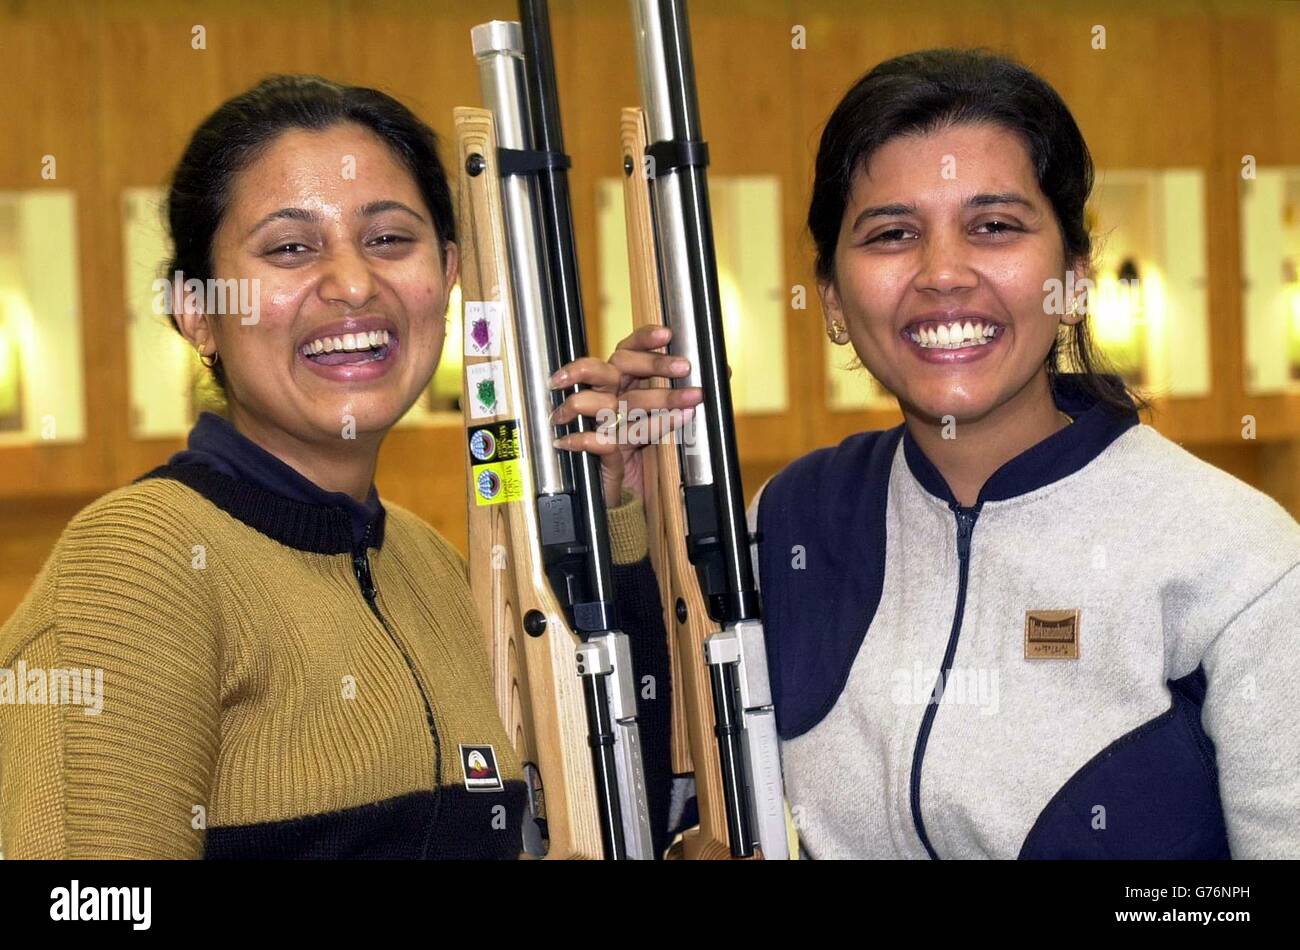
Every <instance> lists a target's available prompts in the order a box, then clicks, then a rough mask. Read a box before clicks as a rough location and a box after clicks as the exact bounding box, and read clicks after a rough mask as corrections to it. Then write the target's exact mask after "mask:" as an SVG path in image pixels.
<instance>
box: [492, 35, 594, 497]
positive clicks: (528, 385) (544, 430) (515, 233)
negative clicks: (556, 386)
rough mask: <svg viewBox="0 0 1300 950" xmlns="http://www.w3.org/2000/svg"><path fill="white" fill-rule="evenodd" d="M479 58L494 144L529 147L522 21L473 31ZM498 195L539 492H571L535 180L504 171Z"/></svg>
mask: <svg viewBox="0 0 1300 950" xmlns="http://www.w3.org/2000/svg"><path fill="white" fill-rule="evenodd" d="M470 39H471V42H472V43H473V46H474V58H475V59H476V60H477V61H478V74H479V84H480V86H481V88H482V94H483V104H484V106H485V107H486V108H487V109H488V111H490V112H491V113H492V115H493V117H494V119H495V120H496V132H497V144H498V145H499V146H500V147H501V148H509V149H531V148H532V147H533V136H532V126H531V119H530V118H529V109H528V89H527V86H526V84H525V83H524V43H523V36H522V33H521V32H520V29H519V24H518V23H513V22H506V21H504V20H493V21H491V22H490V23H482V24H480V25H478V26H476V27H474V28H473V29H472V30H471V31H470ZM501 200H502V204H503V206H504V208H503V210H504V212H505V222H506V246H507V248H508V250H509V254H510V278H511V285H512V287H513V289H514V299H515V325H516V327H517V328H518V334H519V350H518V352H519V360H520V363H521V365H522V368H523V377H524V399H525V400H526V402H527V403H528V405H527V406H526V407H522V410H521V415H523V416H524V420H525V423H524V430H525V439H526V440H527V441H526V448H528V449H529V452H528V454H529V457H530V460H531V462H532V465H533V478H534V481H535V486H536V491H537V493H538V494H539V495H556V494H560V493H563V492H567V491H572V490H573V486H572V485H571V484H570V482H569V478H568V469H567V467H566V466H565V465H563V464H562V463H561V461H560V450H559V449H556V448H555V447H554V444H553V443H554V439H555V429H554V427H553V426H552V425H551V422H550V418H551V411H552V410H553V409H554V400H553V397H552V395H551V390H550V377H551V373H553V372H554V371H555V369H556V368H558V367H559V360H558V357H557V354H556V353H555V343H554V341H553V340H551V338H550V336H549V335H548V334H547V332H546V308H547V307H548V306H549V305H550V288H549V286H548V284H547V280H548V271H547V269H546V267H545V266H544V264H543V262H544V261H545V245H544V244H543V243H542V242H543V240H544V236H543V234H542V229H541V224H540V222H539V221H538V218H537V205H538V196H537V181H536V179H534V178H533V177H532V176H530V175H507V176H504V177H503V178H502V179H501Z"/></svg>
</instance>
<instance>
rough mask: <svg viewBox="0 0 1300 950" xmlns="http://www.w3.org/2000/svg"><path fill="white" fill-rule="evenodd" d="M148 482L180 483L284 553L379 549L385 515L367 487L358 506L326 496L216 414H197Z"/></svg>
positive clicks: (373, 490)
mask: <svg viewBox="0 0 1300 950" xmlns="http://www.w3.org/2000/svg"><path fill="white" fill-rule="evenodd" d="M150 476H152V477H170V478H175V479H176V480H178V481H182V482H185V483H186V484H188V485H190V487H192V488H194V489H195V490H196V491H198V492H200V494H203V495H204V496H205V497H207V498H208V499H209V500H211V501H213V502H214V503H216V504H217V505H218V507H221V508H222V509H223V510H225V511H228V512H229V513H230V514H232V515H234V516H235V517H236V518H239V519H240V520H241V521H244V522H245V523H246V524H249V525H250V526H251V527H254V528H257V529H258V530H259V531H261V532H262V533H263V534H266V535H268V536H270V537H273V538H275V539H276V540H277V541H280V542H281V543H283V544H288V545H289V546H291V547H297V548H301V549H303V550H311V551H318V552H320V553H340V552H343V551H349V550H353V549H356V548H360V547H363V546H375V547H379V546H381V545H382V543H383V534H384V518H385V511H384V507H383V505H382V504H381V503H380V501H379V492H378V490H377V489H376V488H375V486H374V485H371V486H370V494H369V496H368V497H367V498H366V501H365V503H364V504H363V503H361V502H358V501H357V500H356V499H355V498H353V497H352V496H351V495H348V494H347V493H345V492H333V491H326V490H325V489H324V488H321V487H320V486H319V485H317V484H316V483H315V482H313V481H312V480H311V479H309V478H307V477H306V476H305V475H303V474H302V473H301V472H299V471H298V470H297V469H295V468H293V467H292V466H290V465H288V464H287V463H285V462H283V461H282V460H281V459H279V458H278V457H277V456H275V455H273V454H272V453H270V452H268V451H267V450H266V449H264V448H262V447H261V446H260V445H258V444H257V443H256V442H254V441H253V440H252V439H250V438H248V437H247V436H246V435H244V434H243V433H242V432H240V431H239V430H238V429H236V428H235V427H234V426H233V425H232V424H231V423H230V422H229V421H228V420H227V419H225V418H223V417H221V416H219V415H217V414H216V413H212V412H204V413H201V414H200V415H199V418H198V421H197V422H196V423H195V424H194V428H193V429H191V430H190V434H189V440H188V442H187V448H185V449H184V450H182V451H180V452H177V453H176V454H174V455H173V456H172V457H171V458H170V459H168V460H167V464H166V465H164V466H161V467H160V468H158V469H155V470H154V471H153V472H150V473H149V474H148V475H147V476H143V477H150Z"/></svg>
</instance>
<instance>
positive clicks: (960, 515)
mask: <svg viewBox="0 0 1300 950" xmlns="http://www.w3.org/2000/svg"><path fill="white" fill-rule="evenodd" d="M953 511H954V512H955V513H956V515H957V557H958V558H960V559H961V560H963V561H965V560H968V559H969V558H970V539H971V534H972V533H973V532H974V530H975V519H976V518H977V517H978V516H979V508H978V507H975V508H954V509H953Z"/></svg>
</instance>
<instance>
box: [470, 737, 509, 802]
mask: <svg viewBox="0 0 1300 950" xmlns="http://www.w3.org/2000/svg"><path fill="white" fill-rule="evenodd" d="M460 770H461V772H462V773H463V774H464V776H465V788H466V789H467V790H469V791H471V792H499V791H501V790H502V789H503V788H504V787H505V786H504V785H503V784H502V782H501V773H500V772H499V771H498V770H497V753H496V750H495V749H493V748H492V746H490V745H465V744H463V743H462V744H461V747H460Z"/></svg>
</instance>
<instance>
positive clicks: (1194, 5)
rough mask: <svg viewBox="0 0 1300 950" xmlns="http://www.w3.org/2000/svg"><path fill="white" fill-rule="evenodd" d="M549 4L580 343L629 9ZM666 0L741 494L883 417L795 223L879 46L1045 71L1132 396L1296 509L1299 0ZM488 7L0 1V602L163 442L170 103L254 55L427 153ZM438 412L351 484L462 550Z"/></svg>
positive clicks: (622, 311)
mask: <svg viewBox="0 0 1300 950" xmlns="http://www.w3.org/2000/svg"><path fill="white" fill-rule="evenodd" d="M551 7H552V18H553V24H552V25H553V30H554V39H555V44H556V57H557V64H558V70H559V81H560V93H561V103H562V106H563V110H564V115H563V118H564V123H565V134H566V144H567V147H568V151H569V152H570V154H571V155H572V157H573V162H574V170H573V173H572V178H571V181H572V185H573V202H574V213H575V217H576V223H577V228H578V237H579V254H580V260H581V265H582V278H583V283H584V290H585V295H586V301H587V310H588V318H589V322H590V325H591V336H592V348H593V351H594V352H597V353H600V354H607V353H608V351H609V349H610V348H611V347H612V346H613V345H614V344H615V343H616V342H617V339H618V336H619V335H621V333H620V331H621V326H624V325H626V324H625V321H626V307H627V304H626V299H625V296H624V295H622V294H621V292H620V288H621V287H622V286H623V282H624V281H625V280H626V274H625V269H626V261H625V259H623V258H622V257H621V255H622V254H623V253H624V252H623V250H622V248H623V245H622V240H623V238H622V234H621V226H622V224H621V207H620V205H619V201H620V200H621V199H620V198H619V197H618V191H617V187H618V179H619V177H620V175H621V170H620V165H621V156H620V154H619V147H618V123H619V110H620V108H621V107H623V106H627V105H636V104H637V103H638V100H639V95H638V90H637V88H636V80H635V73H634V54H633V48H632V39H631V29H630V22H629V15H628V10H627V8H626V4H625V3H624V2H622V0H553V2H552V4H551ZM690 12H691V19H692V27H693V35H694V45H695V57H696V70H697V75H698V80H699V95H700V101H701V109H702V116H703V125H704V132H705V137H706V138H707V139H708V141H709V145H710V150H711V156H712V166H711V170H710V174H711V177H712V178H713V182H712V185H713V188H714V191H715V195H716V196H717V200H716V207H715V225H716V227H717V229H718V233H719V253H720V256H721V257H722V258H723V269H724V296H726V297H727V298H728V301H727V306H728V315H727V316H728V326H727V329H728V345H729V348H730V351H731V359H732V363H733V365H734V367H735V370H736V381H735V389H736V390H737V400H738V405H739V406H740V408H741V410H742V415H741V418H740V420H739V438H740V448H741V455H742V462H743V465H744V474H745V483H746V488H747V490H748V491H749V492H750V493H752V492H753V491H754V490H755V489H756V488H757V487H758V486H759V485H760V484H761V482H762V481H763V479H765V478H766V477H767V476H768V475H770V474H772V473H773V472H775V471H776V470H777V469H779V468H780V467H781V466H782V465H783V464H784V463H785V462H787V461H789V460H790V459H792V458H794V457H796V456H798V455H801V454H803V453H805V452H807V451H809V450H811V449H812V448H814V447H817V446H819V445H825V444H830V443H832V442H835V441H838V440H839V439H840V438H842V437H844V436H845V435H848V434H849V433H851V432H855V431H860V430H863V429H870V428H881V427H886V426H892V425H895V424H897V422H898V421H899V420H900V419H901V416H899V415H898V414H897V411H896V410H895V409H894V408H892V407H891V405H890V403H889V401H888V400H887V399H886V398H884V397H883V395H882V394H881V393H880V392H879V391H878V390H876V389H875V388H874V387H873V386H872V383H871V381H870V380H869V379H868V378H866V375H865V372H864V371H863V370H860V369H859V370H849V369H844V368H843V366H842V363H843V352H844V351H843V350H841V351H839V352H838V353H836V354H834V355H831V354H829V353H828V345H827V343H826V340H825V336H824V333H823V329H822V323H821V319H820V311H819V308H818V305H817V303H816V295H815V293H814V290H813V288H814V283H813V278H812V248H811V241H810V239H809V238H808V237H807V235H806V231H805V230H804V228H803V220H804V216H805V213H806V210H807V200H808V194H809V187H810V182H811V171H812V161H813V157H814V154H815V150H816V145H817V137H818V134H819V132H820V129H821V126H822V124H823V123H824V121H825V119H826V118H827V116H828V115H829V112H830V110H831V109H832V108H833V106H834V105H835V103H836V102H837V101H838V99H839V97H840V95H841V94H842V93H843V92H844V91H845V90H846V89H847V88H848V86H849V85H850V84H851V83H852V82H853V81H854V80H855V79H856V78H857V77H858V76H860V75H861V74H862V73H863V72H865V71H866V70H867V69H869V68H870V67H871V66H872V65H874V64H875V63H877V62H879V61H880V60H882V59H885V58H888V57H890V56H892V55H895V54H898V53H900V52H904V51H908V50H913V49H920V48H925V47H931V46H987V47H991V48H993V49H996V50H998V51H1002V52H1006V53H1010V54H1011V55H1013V56H1015V57H1017V58H1018V59H1020V60H1021V61H1023V62H1024V63H1026V64H1027V65H1029V66H1030V67H1031V68H1033V69H1035V70H1037V71H1039V72H1040V73H1041V74H1042V75H1043V76H1045V77H1046V78H1047V79H1048V80H1049V81H1050V82H1051V83H1052V84H1053V85H1054V86H1055V87H1056V88H1057V89H1058V91H1059V92H1060V93H1061V94H1062V96H1063V97H1064V98H1065V100H1066V102H1067V103H1068V104H1069V105H1070V107H1071V109H1072V110H1073V112H1074V114H1075V116H1076V118H1077V119H1078V121H1079V124H1080V126H1081V127H1082V129H1083V132H1084V135H1085V137H1086V138H1087V140H1088V143H1089V145H1090V147H1091V149H1092V152H1093V156H1094V159H1095V161H1096V163H1097V166H1098V169H1099V171H1100V172H1101V174H1100V175H1099V181H1100V182H1102V183H1103V184H1104V185H1105V187H1104V188H1100V189H1099V196H1098V201H1097V203H1096V208H1095V211H1094V214H1095V220H1096V223H1097V226H1098V228H1099V229H1101V230H1103V231H1105V232H1106V234H1107V235H1108V236H1109V241H1108V243H1106V245H1105V247H1106V249H1107V251H1106V252H1107V254H1109V259H1108V261H1107V268H1108V269H1114V270H1115V273H1117V274H1122V273H1124V272H1125V271H1124V270H1123V269H1124V267H1125V266H1126V265H1135V266H1140V267H1141V272H1142V274H1143V277H1144V278H1145V277H1147V276H1148V275H1150V277H1151V279H1150V281H1149V282H1148V283H1149V284H1151V285H1153V286H1156V287H1159V288H1160V289H1161V295H1160V299H1159V300H1155V299H1153V298H1146V299H1145V302H1139V305H1137V306H1136V307H1135V306H1134V304H1133V303H1132V301H1129V302H1128V303H1126V304H1122V305H1120V304H1117V305H1116V307H1115V308H1113V309H1112V311H1110V312H1109V313H1108V319H1109V320H1110V326H1111V332H1110V338H1109V339H1108V346H1110V345H1112V344H1113V350H1114V353H1115V354H1116V355H1117V357H1120V358H1121V361H1122V362H1124V363H1125V365H1126V366H1128V367H1129V369H1130V370H1131V373H1132V376H1133V379H1134V380H1135V381H1136V382H1138V383H1139V384H1141V385H1142V386H1143V388H1144V389H1145V390H1146V391H1148V392H1149V393H1150V395H1152V396H1153V397H1154V399H1155V402H1156V413H1155V415H1154V417H1153V418H1152V420H1151V421H1152V423H1153V424H1154V425H1156V427H1157V428H1159V429H1160V430H1161V431H1162V432H1164V433H1165V434H1166V435H1168V436H1169V437H1170V438H1173V439H1175V440H1177V441H1179V442H1181V443H1182V444H1184V445H1185V446H1186V447H1187V448H1188V449H1189V450H1191V451H1193V452H1195V453H1196V454H1198V455H1200V456H1201V457H1203V458H1205V459H1207V460H1209V461H1210V462H1212V463H1214V464H1215V465H1218V466H1220V467H1222V468H1224V469H1226V470H1227V471H1229V472H1231V473H1232V474H1234V475H1236V476H1238V477H1240V478H1242V479H1244V480H1246V481H1247V482H1249V483H1251V484H1253V485H1255V486H1257V487H1259V488H1260V489H1262V490H1264V491H1266V492H1268V493H1270V494H1271V495H1273V496H1274V497H1275V498H1277V499H1278V500H1279V501H1280V502H1281V503H1282V504H1284V505H1285V506H1287V507H1288V508H1289V509H1290V510H1291V512H1292V513H1293V514H1297V515H1300V355H1297V349H1300V344H1297V342H1296V341H1297V340H1300V284H1297V282H1296V275H1295V269H1296V260H1297V259H1300V248H1298V247H1296V246H1295V245H1296V242H1298V241H1300V237H1297V228H1300V222H1297V220H1296V219H1297V216H1298V213H1297V210H1296V208H1297V205H1300V4H1296V3H1283V2H1270V0H1258V2H1238V0H1168V2H1157V0H1151V2H1145V3H1140V4H1133V3H1129V2H1087V3H1079V2H1073V0H1071V2H1055V0H1032V2H1010V0H1001V2H962V0H946V2H941V0H905V2H863V0H846V2H838V0H726V2H722V0H691V3H690ZM514 15H515V10H514V5H513V3H510V2H508V0H502V2H495V0H477V2H440V0H409V2H408V0H334V2H315V3H308V2H298V3H295V2H279V3H275V4H273V5H272V4H265V3H261V2H242V0H224V2H218V0H211V2H186V3H183V2H175V0H138V2H131V0H123V2H115V3H92V2H84V0H72V2H61V3H58V4H49V3H46V2H28V0H6V2H5V3H3V4H0V62H3V64H4V81H3V83H0V143H2V144H0V524H2V525H3V531H0V618H3V617H6V616H8V614H9V613H10V612H11V610H12V609H13V607H14V606H15V605H16V604H17V602H18V601H19V600H20V599H21V597H22V595H23V593H24V592H25V591H26V589H27V587H28V585H29V584H30V583H31V580H32V578H33V577H34V576H35V574H36V572H37V571H38V570H39V567H40V565H41V563H42V562H43V560H44V558H45V556H46V555H47V554H48V552H49V549H50V547H51V545H52V544H53V543H54V541H55V539H56V538H57V537H58V534H59V532H60V531H61V530H62V528H63V526H64V524H66V522H67V520H68V519H69V518H70V517H71V516H72V515H73V514H74V513H75V512H76V511H77V510H78V509H79V508H81V507H82V506H84V505H85V504H87V503H88V502H89V501H90V500H92V499H93V498H95V497H96V496H98V495H100V494H102V493H104V492H106V491H109V490H111V489H113V488H115V487H118V486H120V485H123V484H125V483H127V482H129V481H130V480H131V479H133V478H134V477H136V476H137V475H139V474H141V473H143V472H145V471H146V470H148V469H149V468H152V467H153V466H155V465H157V464H159V463H161V462H162V461H164V460H165V459H166V458H167V456H168V455H169V454H170V453H172V452H174V451H176V450H177V449H178V448H180V447H181V445H182V444H183V432H184V429H185V428H186V427H187V426H188V421H189V419H190V418H191V417H192V413H193V408H194V407H193V405H192V404H191V399H190V390H189V387H188V386H187V385H182V384H181V383H182V382H184V381H185V380H188V379H189V378H190V377H189V376H186V375H184V374H187V373H192V371H193V367H192V365H190V364H189V363H185V362H182V363H176V362H175V361H176V360H188V359H190V358H191V354H189V353H188V351H176V349H175V347H176V341H175V340H168V339H167V335H168V334H170V332H171V331H170V330H167V329H166V328H165V327H164V326H162V324H161V323H160V322H159V319H160V318H157V317H154V318H153V323H152V324H150V323H148V321H147V320H146V319H145V318H144V317H142V316H141V315H140V314H139V313H138V310H139V305H138V296H139V294H138V288H139V282H140V280H141V279H142V277H143V279H145V280H146V281H147V279H148V278H149V277H150V276H157V274H156V273H155V272H156V271H158V270H159V269H160V268H161V264H162V252H163V250H164V249H165V247H164V245H163V244H160V243H159V242H160V241H161V236H160V233H159V231H158V228H157V224H158V222H157V205H156V198H157V191H156V190H157V189H158V188H160V187H162V186H163V185H164V184H165V182H166V181H167V176H168V174H169V172H170V170H171V168H172V166H173V165H174V164H175V162H176V161H177V159H178V157H179V155H180V152H181V150H182V148H183V146H184V145H185V143H186V141H187V139H188V137H189V135H190V133H191V132H192V131H193V129H194V127H195V126H196V125H197V124H198V123H199V122H200V121H201V120H202V119H203V118H204V117H205V116H206V115H207V114H208V113H209V112H211V111H212V110H213V109H214V108H215V107H216V106H217V105H219V104H220V103H221V102H222V101H223V100H224V99H225V98H227V97H229V96H231V95H233V94H235V93H238V92H240V91H242V90H244V89H246V88H248V87H249V86H250V85H252V84H254V83H255V82H256V81H257V80H259V79H260V78H262V77H263V76H265V75H267V74H269V73H275V72H314V73H320V74H323V75H325V76H327V77H329V78H332V79H335V80H338V81H341V82H347V83H356V84H364V85H371V86H376V87H379V88H381V89H383V90H385V91H387V92H389V93H391V94H392V95H394V96H396V97H398V98H399V99H401V100H402V101H403V102H405V103H406V104H407V105H408V106H410V107H411V108H412V109H413V110H414V111H415V112H416V113H417V114H419V115H420V116H421V117H422V118H423V119H425V120H426V121H427V122H429V123H430V124H431V125H432V126H433V127H434V128H435V129H436V130H437V131H438V132H439V134H440V135H442V136H443V137H444V150H443V153H444V157H446V156H447V155H449V154H450V136H451V133H452V108H453V107H454V106H457V105H479V103H480V99H479V92H478V81H477V75H476V71H475V68H474V63H473V58H472V56H471V53H470V46H469V31H470V28H471V27H472V26H473V25H475V24H477V23H480V22H483V21H484V20H488V19H493V18H501V19H509V18H513V17H514ZM196 27H198V28H201V30H199V31H196ZM1099 27H1100V28H1101V29H1100V31H1099V30H1098V28H1099ZM200 34H201V35H202V37H203V48H197V49H196V48H195V37H196V36H197V35H200ZM1099 37H1101V39H1102V42H1101V43H1100V44H1099V42H1098V39H1099ZM51 157H52V158H53V163H51V161H50V159H51ZM1244 169H1248V172H1246V173H1244V172H1243V170H1244ZM453 171H455V170H453ZM51 172H53V174H51ZM1116 265H1118V268H1116ZM1108 273H1109V270H1108ZM799 286H802V287H803V288H805V289H806V292H807V305H806V308H804V309H799V307H798V305H797V300H798V292H797V288H798V287H799ZM1292 308H1294V313H1293V312H1292ZM742 315H743V317H742ZM162 319H165V318H162ZM455 322H456V321H455V320H453V323H455ZM450 348H451V347H450V345H449V349H450ZM177 352H180V354H181V355H180V356H177V355H176V354H177ZM169 361H170V362H169ZM173 364H175V367H179V368H180V369H178V370H177V371H176V372H172V370H169V369H167V367H169V366H172V365H173ZM455 368H456V367H455V366H454V365H452V366H449V367H447V368H445V370H444V373H443V374H441V375H442V376H443V378H444V382H445V381H446V379H451V380H453V381H454V379H455V376H454V370H455ZM178 372H179V373H181V375H177V373H178ZM448 372H451V373H452V375H451V376H447V373H448ZM178 380H179V381H181V382H178ZM451 409H454V406H451V405H443V404H442V403H440V402H439V394H438V393H437V392H432V391H431V393H430V398H429V400H428V403H427V405H425V406H423V407H422V408H421V410H420V412H418V413H416V414H415V415H414V416H413V417H412V418H411V419H409V420H407V424H405V425H404V426H403V427H402V428H400V429H398V430H395V431H394V433H393V434H392V435H391V436H390V438H389V440H388V441H387V443H386V444H385V448H384V450H383V455H382V457H381V461H380V470H379V475H378V484H379V489H380V492H381V495H383V496H384V497H386V498H389V499H392V500H393V501H396V502H398V503H400V504H402V505H405V506H407V507H409V508H411V509H413V510H415V511H416V512H417V513H418V514H420V515H421V516H423V517H424V518H426V519H427V520H428V521H429V522H430V523H432V524H433V525H434V526H435V527H437V528H438V529H439V530H440V531H442V532H443V533H444V534H445V535H446V536H448V537H449V538H450V539H451V540H452V541H453V542H454V543H456V544H458V545H459V546H461V547H462V549H463V547H464V544H465V524H464V522H465V489H464V481H465V472H464V467H463V466H464V448H463V438H462V437H461V428H460V422H459V419H458V417H457V416H456V415H455V414H454V412H451V411H447V410H451ZM1243 420H1245V421H1243Z"/></svg>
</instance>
